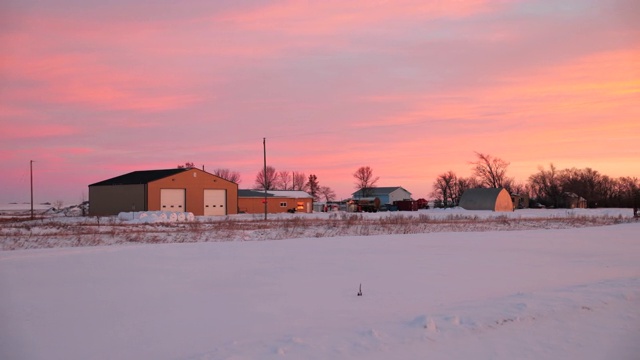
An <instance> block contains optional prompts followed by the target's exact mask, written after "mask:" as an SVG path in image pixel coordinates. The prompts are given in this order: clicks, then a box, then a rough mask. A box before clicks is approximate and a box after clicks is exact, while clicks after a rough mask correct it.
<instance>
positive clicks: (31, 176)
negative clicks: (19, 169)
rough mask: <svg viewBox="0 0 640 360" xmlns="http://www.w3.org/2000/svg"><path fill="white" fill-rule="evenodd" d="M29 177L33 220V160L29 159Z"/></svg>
mask: <svg viewBox="0 0 640 360" xmlns="http://www.w3.org/2000/svg"><path fill="white" fill-rule="evenodd" d="M29 178H30V183H31V220H33V219H34V217H33V160H30V161H29Z"/></svg>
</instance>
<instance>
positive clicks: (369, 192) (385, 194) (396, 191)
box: [351, 186, 411, 204]
mask: <svg viewBox="0 0 640 360" xmlns="http://www.w3.org/2000/svg"><path fill="white" fill-rule="evenodd" d="M365 195H366V196H365ZM351 196H352V198H353V199H364V198H378V199H380V204H393V202H394V201H402V200H409V199H411V193H410V192H408V191H407V190H406V189H405V188H403V187H401V186H391V187H375V188H370V189H366V191H363V190H362V189H361V190H358V191H356V192H354V193H353V194H351Z"/></svg>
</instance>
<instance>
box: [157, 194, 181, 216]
mask: <svg viewBox="0 0 640 360" xmlns="http://www.w3.org/2000/svg"><path fill="white" fill-rule="evenodd" d="M185 193H186V190H185V189H160V210H162V211H176V212H183V211H185Z"/></svg>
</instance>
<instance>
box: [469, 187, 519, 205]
mask: <svg viewBox="0 0 640 360" xmlns="http://www.w3.org/2000/svg"><path fill="white" fill-rule="evenodd" d="M460 207H461V208H463V209H465V210H492V211H513V201H511V195H509V192H508V191H507V190H505V189H504V188H489V189H469V190H467V191H465V192H464V194H462V197H461V198H460Z"/></svg>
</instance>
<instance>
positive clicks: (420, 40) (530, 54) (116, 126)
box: [0, 0, 640, 203]
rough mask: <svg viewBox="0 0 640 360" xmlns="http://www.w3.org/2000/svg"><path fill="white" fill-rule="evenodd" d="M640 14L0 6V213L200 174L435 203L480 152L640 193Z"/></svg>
mask: <svg viewBox="0 0 640 360" xmlns="http://www.w3.org/2000/svg"><path fill="white" fill-rule="evenodd" d="M639 24H640V2H638V1H636V0H620V1H595V0H568V1H556V0H553V1H527V0H525V1H508V0H504V1H482V0H457V1H424V0H417V1H410V0H406V1H403V0H400V1H330V0H329V1H287V0H283V1H253V0H247V1H238V0H233V1H231V0H229V1H227V0H217V1H210V0H188V1H180V2H175V1H136V0H114V1H109V2H105V1H95V0H82V1H80V0H47V1H41V0H20V1H18V0H8V1H7V0H4V1H2V2H0V49H2V50H1V51H0V129H1V130H0V161H1V162H2V164H3V176H2V177H1V178H0V202H15V201H17V202H20V201H29V198H30V190H29V189H30V180H29V179H30V170H29V166H30V161H33V178H34V180H33V183H34V200H35V201H36V202H44V201H59V200H62V201H65V202H72V203H73V202H79V201H82V200H86V199H87V197H88V185H89V184H92V183H95V182H98V181H102V180H105V179H108V178H111V177H114V176H118V175H121V174H124V173H127V172H130V171H135V170H150V169H165V168H173V167H176V166H177V165H179V164H184V163H185V162H193V163H194V164H195V165H196V166H197V167H199V168H202V167H204V168H205V170H206V171H210V172H213V170H215V169H217V168H228V169H230V170H232V171H237V172H239V173H240V174H241V182H240V185H239V186H240V188H252V187H253V186H254V184H255V176H256V174H257V173H258V172H259V171H260V169H261V168H262V166H263V138H266V149H267V162H268V165H270V166H273V167H274V168H276V170H287V171H298V172H303V173H305V174H307V176H308V175H309V174H315V175H316V176H317V177H318V181H319V183H320V185H321V186H329V187H331V188H332V189H333V190H334V191H335V192H336V194H337V196H338V198H347V197H349V196H350V194H351V193H352V192H353V191H355V185H354V183H355V179H354V178H353V173H354V172H355V171H356V170H357V169H358V168H359V167H361V166H370V167H371V168H372V169H373V172H374V175H375V176H379V178H380V179H379V180H378V183H377V185H378V186H402V187H404V188H405V189H407V190H408V191H409V192H411V193H412V194H413V197H414V198H420V197H425V198H429V195H430V193H431V192H432V190H433V187H432V184H433V182H434V180H435V179H436V177H437V176H438V175H439V174H442V173H444V172H446V171H449V170H452V171H454V172H455V173H456V174H458V175H459V176H465V177H466V176H470V175H471V165H470V162H471V161H474V160H475V152H480V153H484V154H490V155H492V156H495V157H499V158H501V159H503V160H505V161H508V162H509V163H510V165H509V167H508V170H507V175H508V176H511V177H514V178H515V180H516V181H517V182H526V180H527V179H528V177H529V176H530V175H531V174H534V173H536V172H537V171H538V169H539V167H541V166H542V167H544V168H548V166H549V164H550V163H553V164H554V165H555V166H556V167H557V168H559V169H563V168H572V167H576V168H585V167H590V168H592V169H595V170H597V171H599V172H600V173H602V174H605V175H608V176H611V177H620V176H634V177H640V162H639V159H640V122H639V121H638V120H639V119H640V25H639Z"/></svg>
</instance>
